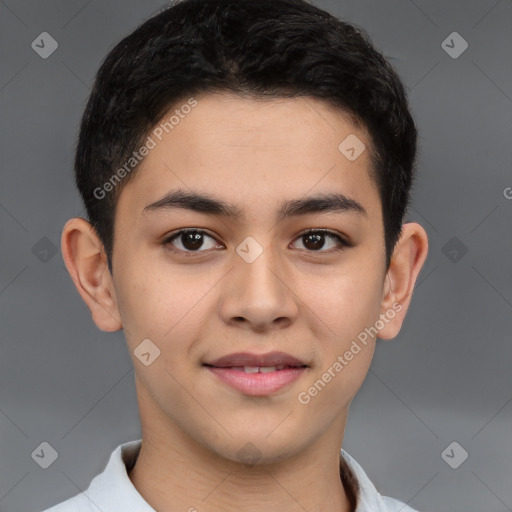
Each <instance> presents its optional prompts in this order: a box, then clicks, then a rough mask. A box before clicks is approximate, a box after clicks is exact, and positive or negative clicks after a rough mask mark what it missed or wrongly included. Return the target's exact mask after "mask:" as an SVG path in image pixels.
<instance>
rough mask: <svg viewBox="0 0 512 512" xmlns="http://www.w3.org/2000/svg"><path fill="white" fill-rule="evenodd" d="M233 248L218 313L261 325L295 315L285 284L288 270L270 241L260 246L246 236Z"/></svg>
mask: <svg viewBox="0 0 512 512" xmlns="http://www.w3.org/2000/svg"><path fill="white" fill-rule="evenodd" d="M236 252H237V254H236V255H235V258H234V267H233V271H232V272H230V273H229V279H230V284H229V286H228V287H227V288H226V291H225V293H226V295H225V297H224V305H223V310H222V313H223V316H224V319H225V321H228V322H232V321H233V319H238V320H240V319H241V318H243V319H245V320H246V321H247V322H249V323H250V324H254V325H258V326H259V327H262V326H263V325H266V324H268V325H270V324H272V322H274V321H275V320H277V319H282V318H287V319H288V320H291V319H292V318H293V317H295V315H296V307H295V302H294V300H293V294H292V292H291V291H290V289H289V285H286V280H287V276H288V275H289V273H288V272H287V269H286V265H285V262H284V261H283V259H282V258H280V257H279V255H278V254H275V253H274V252H273V251H272V248H271V245H270V244H269V245H266V246H265V247H264V246H262V245H261V244H259V243H258V242H257V241H256V240H255V239H254V238H252V239H251V237H248V239H246V240H244V241H243V242H242V243H241V244H240V245H239V246H238V247H237V249H236Z"/></svg>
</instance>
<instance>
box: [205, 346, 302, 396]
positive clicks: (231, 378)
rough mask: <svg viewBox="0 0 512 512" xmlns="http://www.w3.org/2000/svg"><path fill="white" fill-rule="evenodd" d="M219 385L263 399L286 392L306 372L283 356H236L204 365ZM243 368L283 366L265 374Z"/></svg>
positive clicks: (295, 359) (292, 360) (296, 360)
mask: <svg viewBox="0 0 512 512" xmlns="http://www.w3.org/2000/svg"><path fill="white" fill-rule="evenodd" d="M205 366H206V367H207V368H208V370H209V371H211V372H212V373H213V374H214V375H215V376H217V377H218V378H219V379H220V380H221V381H223V382H224V383H225V384H227V385H228V386H230V387H231V388H233V389H236V390H237V391H240V392H241V393H244V394H245V395H249V396H266V395H270V394H272V393H276V392H277V391H279V390H281V389H283V388H285V387H286V386H288V385H290V384H291V383H292V382H294V381H296V380H297V379H299V378H300V376H301V375H302V374H303V373H304V372H305V371H306V370H307V365H305V364H304V363H303V362H302V361H300V360H299V359H297V358H296V357H293V356H291V355H289V354H285V353H283V352H271V353H268V354H249V353H237V354H230V355H228V356H224V357H221V358H220V359H216V360H215V361H212V362H211V363H208V364H206V365H205ZM244 366H251V367H261V366H285V368H283V369H280V370H275V371H272V372H265V373H260V372H258V373H245V371H244V370H243V367H244Z"/></svg>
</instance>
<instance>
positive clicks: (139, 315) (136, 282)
mask: <svg viewBox="0 0 512 512" xmlns="http://www.w3.org/2000/svg"><path fill="white" fill-rule="evenodd" d="M134 260H135V259H134ZM141 268H144V271H141ZM204 277H207V276H204ZM210 279H211V275H210ZM213 285H214V283H209V282H207V281H205V280H204V279H198V276H197V274H196V275H195V276H194V275H191V274H190V272H183V271H182V272H176V271H174V272H171V271H170V269H169V271H166V270H165V269H162V268H157V267H156V266H154V265H153V266H151V265H147V266H145V267H141V266H137V267H136V268H126V269H123V272H119V273H118V284H117V285H116V295H117V301H118V307H119V313H120V315H121V321H122V323H123V328H124V330H125V335H126V338H127V342H128V343H129V345H130V346H131V347H132V348H134V346H135V345H137V344H138V343H140V341H142V340H143V339H145V338H149V339H151V340H152V341H154V343H155V344H156V345H157V346H158V347H159V348H160V349H161V350H162V351H163V352H165V351H166V350H167V348H168V347H169V346H170V345H172V346H173V347H174V348H175V349H178V350H179V347H178V345H179V340H180V339H191V337H192V338H193V337H194V336H195V334H196V333H195V330H196V329H197V325H198V319H199V318H200V315H201V314H202V313H201V310H202V307H204V305H205V303H206V301H204V300H203V299H204V298H205V297H206V295H207V294H208V291H211V288H212V286H213Z"/></svg>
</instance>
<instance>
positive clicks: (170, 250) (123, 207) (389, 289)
mask: <svg viewBox="0 0 512 512" xmlns="http://www.w3.org/2000/svg"><path fill="white" fill-rule="evenodd" d="M196 99H197V101H198V104H197V106H196V107H195V108H194V109H193V110H192V112H191V113H189V114H188V115H187V116H186V117H185V118H184V119H182V120H181V121H180V123H179V125H177V126H175V127H174V129H173V130H172V131H171V132H170V133H169V134H168V135H166V136H165V137H164V138H163V139H162V141H158V140H157V142H158V144H157V145H156V147H155V148H154V149H152V150H151V151H150V153H149V154H148V155H147V156H146V157H145V159H144V160H143V162H142V163H141V165H140V168H139V169H138V170H137V174H136V175H135V176H133V177H132V179H131V180H130V181H129V182H128V183H127V184H126V186H125V188H124V189H123V190H122V192H121V194H120V197H119V202H118V205H117V210H116V221H115V228H114V235H115V241H114V250H113V275H111V274H110V272H109V270H108V267H107V262H106V256H105V253H104V250H103V247H102V244H101V242H100V240H99V238H98V237H97V235H96V233H95V231H94V230H93V229H92V227H91V226H90V224H89V223H88V222H87V221H85V220H84V219H81V218H73V219H71V220H69V221H68V222H67V223H66V225H65V227H64V230H63V233H62V253H63V257H64V260H65V263H66V266H67V268H68V271H69V273H70V275H71V277H72V279H73V281H74V283H75V286H76V288H77V290H78V292H79V293H80V295H81V296H82V298H83V299H84V301H85V303H86V304H87V306H88V308H89V309H90V311H91V315H92V318H93V320H94V322H95V324H96V325H97V326H98V327H99V328H100V329H101V330H104V331H117V330H119V329H123V330H124V331H125V337H126V341H127V344H128V349H129V351H130V354H131V357H132V359H133V364H134V368H135V384H136V391H137V397H138V404H139V408H140V417H141V426H142V439H143V441H142V448H141V451H140V455H139V458H138V460H137V463H136V465H135V467H134V469H133V470H132V471H130V473H129V477H130V479H131V481H132V483H133V484H134V486H135V487H136V488H137V490H138V491H139V492H140V494H141V495H142V496H143V498H144V499H145V500H146V501H147V502H148V503H149V504H150V505H151V506H152V507H153V508H155V510H159V511H163V510H166V511H187V510H189V509H191V508H195V509H197V510H198V511H202V510H208V512H230V511H235V510H236V511H237V512H238V511H240V510H243V511H247V512H249V511H250V512H256V511H257V512H260V511H261V510H265V511H268V512H274V511H276V512H277V511H279V512H282V511H283V510H286V511H288V512H295V511H297V512H302V511H303V510H317V511H320V510H321V511H325V512H334V511H336V512H340V511H343V512H349V510H350V507H349V503H348V500H347V496H346V492H345V489H344V488H343V485H342V483H341V480H340V476H339V457H340V454H339V451H340V448H341V446H342V440H343V435H344V431H345V425H346V421H347V414H348V410H349V405H350V402H351V400H352V399H353V398H354V396H355V394H356V393H357V391H358V390H359V388H360V386H361V384H362V382H363V380H364V378H365V376H366V374H367V371H368V369H369V366H370V363H371V359H372V356H373V352H374V348H375V343H376V340H377V338H376V337H374V338H371V339H370V340H369V342H368V343H367V345H366V346H365V347H364V348H363V349H362V350H361V351H360V352H359V353H358V354H357V355H355V356H354V357H353V359H352V360H351V361H350V362H349V364H347V365H346V366H345V367H344V368H343V370H342V371H340V372H339V373H337V374H336V376H335V377H334V378H332V380H331V381H330V382H329V383H328V384H327V385H326V386H325V388H324V389H322V390H321V391H320V392H319V393H318V394H317V395H316V396H315V397H314V398H312V399H311V401H310V402H309V403H308V404H307V405H304V404H302V403H300V402H299V401H298V398H297V397H298V395H299V393H300V392H302V391H306V390H307V389H308V388H309V387H310V386H311V385H312V384H313V383H314V382H315V381H317V380H318V379H319V378H321V376H322V374H323V373H324V372H325V371H326V370H327V369H328V368H329V367H332V365H333V363H334V362H335V361H336V360H337V357H338V356H339V355H342V354H344V353H345V352H346V351H347V350H348V349H349V348H350V345H351V343H352V342H353V340H355V339H357V335H358V334H359V333H361V332H362V331H364V329H365V328H368V327H370V326H374V325H375V323H376V322H377V320H379V318H380V315H382V314H386V312H388V311H389V310H391V309H393V304H400V305H401V306H402V308H401V310H400V311H399V312H396V311H395V313H396V314H395V316H394V318H392V319H391V320H389V321H388V322H387V323H385V325H384V327H383V328H382V329H381V330H380V332H379V335H378V337H379V338H381V339H391V338H393V337H395V336H396V335H397V334H398V332H399V331H400V328H401V326H402V323H403V320H404V317H405V314H406V312H407V309H408V307H409V303H410V300H411V295H412V292H413V288H414V284H415V282H416V278H417V277H418V274H419V272H420V270H421V267H422V265H423V263H424V261H425V258H426V256H427V251H428V242H427V235H426V233H425V230H424V229H423V228H422V227H421V226H420V225H419V224H416V223H407V224H404V225H403V231H402V235H401V238H400V240H399V242H398V243H397V245H396V247H395V250H394V252H393V256H392V260H391V264H390V266H389V268H387V269H386V268H385V248H384V228H383V219H382V212H381V203H380V199H379V195H378V191H377V185H376V183H375V182H374V181H373V180H372V178H371V177H370V174H369V165H370V161H369V148H370V143H371V142H370V139H369V136H368V133H367V132H366V131H365V130H362V129H359V128H357V127H356V125H354V124H353V123H352V122H351V121H350V119H349V118H348V117H347V116H345V115H343V114H342V113H341V112H339V111H336V110H334V109H333V108H332V107H330V106H328V105H327V104H325V103H323V102H322V101H320V100H316V99H312V98H295V99H272V100H267V101H262V100H255V99H250V98H242V97H239V96H235V95H230V94H211V93H210V94H207V95H203V96H199V97H197V98H196ZM178 106H179V105H178ZM349 134H355V135H356V136H357V137H358V138H359V139H360V140H361V141H363V143H364V144H365V145H366V148H367V149H366V150H365V151H363V153H362V154H361V155H360V156H359V157H358V158H357V159H356V160H354V161H350V160H348V159H347V158H346V157H345V156H344V155H343V154H342V153H341V152H340V151H339V149H338V146H339V144H340V142H341V141H343V140H344V139H345V138H346V137H347V136H348V135H349ZM178 188H179V189H182V190H184V191H185V192H197V193H202V194H208V195H210V196H213V197H215V198H216V199H219V200H222V201H225V202H227V203H230V204H233V205H235V206H236V207H238V208H239V209H240V211H241V212H242V216H241V217H240V218H237V219H232V218H227V217H218V216H214V215H209V214H205V213H198V212H196V211H192V210H185V209H177V208H174V209H161V210H157V211H150V210H144V208H145V207H146V206H147V205H149V204H151V203H154V202H155V201H158V200H159V199H161V198H162V197H163V196H165V195H166V194H167V193H168V192H170V191H173V190H176V189H178ZM332 193H341V194H344V195H345V196H347V197H349V198H351V199H353V200H355V201H357V202H359V203H360V204H361V205H362V206H363V207H364V209H365V210H366V214H361V213H357V212H355V211H336V212H317V213H310V214H307V215H300V216H295V217H290V218H286V219H283V220H281V221H280V222H277V221H276V215H277V212H278V210H279V209H280V207H281V205H282V203H283V202H284V201H287V200H294V199H304V198H305V197H310V196H316V195H318V194H332ZM184 228H198V229H200V230H204V231H206V232H207V233H206V234H205V235H204V237H203V238H202V241H203V243H202V246H201V247H200V248H199V250H195V251H194V250H193V249H194V246H191V244H190V242H189V240H190V238H188V239H187V238H186V237H179V236H178V237H177V238H175V239H174V240H173V241H172V242H171V241H169V240H168V239H169V238H170V236H171V235H173V234H175V233H176V231H178V230H180V229H184ZM308 229H327V230H329V231H332V232H334V234H338V235H339V236H340V237H342V239H343V240H345V241H348V242H349V243H350V245H343V244H342V243H340V241H339V240H337V239H336V238H335V237H331V236H325V238H324V239H323V245H322V244H321V243H320V244H317V245H315V244H313V243H312V241H311V239H310V238H308V237H304V236H303V232H304V231H305V230H308ZM247 237H252V238H254V240H256V241H257V243H258V244H259V245H260V246H261V247H262V248H263V252H262V254H261V255H260V256H259V257H258V258H257V259H256V260H255V261H254V262H252V263H247V262H246V261H245V260H244V259H243V258H241V257H240V256H239V254H237V252H236V248H237V246H238V245H239V244H241V242H242V241H244V240H245V239H246V238H247ZM336 249H340V250H336ZM395 309H396V308H395ZM144 339H150V340H151V341H152V342H153V343H154V344H155V345H156V346H158V348H159V349H160V356H159V357H158V358H157V359H155V360H154V362H153V363H151V364H150V365H148V366H146V365H144V364H142V363H141V361H140V360H139V359H138V358H137V357H136V356H134V350H135V349H136V347H137V346H138V345H139V344H140V343H141V342H142V340H144ZM271 351H281V352H286V353H288V354H291V355H293V356H295V357H297V358H299V359H301V360H302V361H304V362H305V363H306V364H307V365H308V368H307V370H306V371H305V372H304V374H303V375H302V376H301V377H300V378H299V379H298V380H297V381H295V382H294V383H292V384H291V385H290V386H288V387H286V388H284V389H282V390H280V391H278V392H276V393H274V394H272V395H270V396H263V397H261V396H258V397H255V396H247V395H245V394H243V393H241V392H238V391H235V390H234V389H232V388H230V387H228V386H227V385H226V384H225V383H224V382H222V381H220V380H219V379H218V378H217V377H216V376H215V375H213V374H212V373H211V372H210V371H209V370H208V369H207V368H206V367H205V366H203V365H204V363H205V362H207V361H212V360H214V359H217V358H219V357H221V356H225V355H227V354H231V353H233V352H251V353H257V354H265V353H268V352H271ZM247 443H252V446H253V447H255V448H256V450H257V453H259V454H260V456H261V459H260V460H259V461H258V462H257V463H254V464H245V463H243V462H241V461H240V456H239V451H240V450H241V449H243V448H244V447H247Z"/></svg>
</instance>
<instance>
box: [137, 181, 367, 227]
mask: <svg viewBox="0 0 512 512" xmlns="http://www.w3.org/2000/svg"><path fill="white" fill-rule="evenodd" d="M175 208H181V209H185V210H192V211H194V212H198V213H203V214H207V215H214V216H217V217H226V218H229V219H233V220H237V219H240V218H242V217H243V213H242V210H240V208H238V207H237V206H236V205H233V204H229V203H226V202H225V201H221V200H219V199H216V198H215V197H212V196H209V195H206V194H201V193H197V192H187V191H185V190H183V189H178V190H173V191H171V192H169V193H168V194H166V195H165V196H164V197H162V198H161V199H159V200H158V201H156V202H154V203H151V204H149V205H147V206H146V207H145V208H144V210H143V211H142V215H144V214H146V213H147V212H156V211H162V210H171V209H175ZM327 212H348V213H356V214H359V215H365V216H367V215H368V213H367V211H366V210H365V209H364V207H363V205H362V204H361V203H359V202H358V201H356V200H355V199H352V198H350V197H347V196H346V195H344V194H340V193H336V194H334V193H333V194H317V195H315V196H311V197H305V198H302V199H293V200H289V201H285V202H284V203H283V204H282V205H281V208H280V209H279V211H278V212H277V221H282V220H283V219H285V218H289V217H294V216H300V215H308V214H312V213H327Z"/></svg>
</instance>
